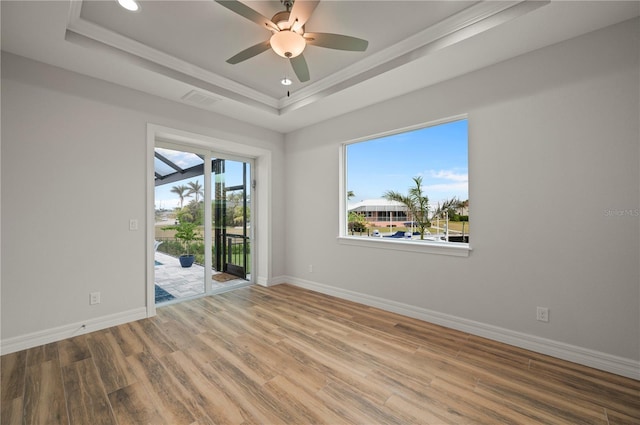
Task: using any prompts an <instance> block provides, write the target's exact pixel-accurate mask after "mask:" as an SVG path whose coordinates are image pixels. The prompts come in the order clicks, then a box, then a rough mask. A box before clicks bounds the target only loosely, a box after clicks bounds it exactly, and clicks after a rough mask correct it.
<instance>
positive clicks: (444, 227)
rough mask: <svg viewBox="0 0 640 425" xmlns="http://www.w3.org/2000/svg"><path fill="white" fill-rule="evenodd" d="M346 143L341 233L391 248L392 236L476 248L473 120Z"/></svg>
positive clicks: (405, 241)
mask: <svg viewBox="0 0 640 425" xmlns="http://www.w3.org/2000/svg"><path fill="white" fill-rule="evenodd" d="M343 149H344V151H343V159H344V161H343V166H344V169H343V170H344V172H343V176H344V181H343V184H344V188H345V193H346V198H347V199H346V202H345V203H344V205H345V206H346V208H345V209H344V210H343V214H344V221H343V223H344V226H343V227H342V229H341V235H340V236H341V239H343V240H348V241H350V242H346V243H354V241H356V242H355V244H359V243H358V241H363V240H367V244H368V242H374V241H375V242H376V243H378V245H377V247H385V248H386V247H388V246H387V245H385V244H384V242H400V241H402V243H403V244H404V245H407V244H413V245H415V246H419V245H422V246H426V245H430V246H432V247H433V246H437V247H442V246H445V247H452V248H465V249H467V251H468V243H469V239H470V238H471V229H470V227H469V177H468V175H469V173H468V122H467V119H466V118H464V119H456V120H448V121H446V122H439V123H436V124H432V125H427V126H423V127H421V128H413V129H411V130H408V131H400V132H396V133H394V134H390V135H385V136H382V137H376V138H373V139H368V140H364V141H358V142H353V143H349V144H346V145H344V147H343ZM369 245H370V244H369ZM405 248H406V249H407V250H414V249H413V248H412V247H408V248H407V247H405ZM418 250H422V249H418ZM467 255H468V254H467Z"/></svg>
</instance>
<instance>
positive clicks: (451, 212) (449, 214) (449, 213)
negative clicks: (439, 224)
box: [433, 196, 469, 242]
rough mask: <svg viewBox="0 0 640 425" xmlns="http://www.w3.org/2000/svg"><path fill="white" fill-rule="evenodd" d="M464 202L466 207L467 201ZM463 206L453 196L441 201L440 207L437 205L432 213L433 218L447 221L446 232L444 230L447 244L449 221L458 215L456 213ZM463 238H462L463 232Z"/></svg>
mask: <svg viewBox="0 0 640 425" xmlns="http://www.w3.org/2000/svg"><path fill="white" fill-rule="evenodd" d="M466 202H467V205H468V204H469V201H466ZM463 205H464V202H461V201H460V200H459V199H458V198H456V197H455V196H454V197H453V198H451V199H445V200H444V201H442V205H440V203H438V208H437V209H436V210H435V212H434V213H433V217H434V218H435V217H439V218H441V219H443V220H447V221H446V223H447V224H446V230H445V234H446V238H447V242H448V241H449V220H450V219H452V218H454V217H457V216H458V215H459V214H458V211H459V210H460V208H462V206H463ZM456 220H457V219H456ZM463 229H464V227H463ZM463 236H464V232H463Z"/></svg>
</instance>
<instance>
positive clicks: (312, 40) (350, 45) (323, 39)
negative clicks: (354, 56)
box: [304, 32, 369, 52]
mask: <svg viewBox="0 0 640 425" xmlns="http://www.w3.org/2000/svg"><path fill="white" fill-rule="evenodd" d="M304 39H305V40H307V44H309V45H312V46H319V47H326V48H329V49H336V50H349V51H351V52H364V51H365V50H367V47H368V46H369V42H368V41H367V40H363V39H362V38H357V37H351V36H349V35H342V34H331V33H327V32H307V33H305V34H304Z"/></svg>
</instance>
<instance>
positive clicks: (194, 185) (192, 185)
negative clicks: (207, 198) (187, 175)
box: [187, 180, 204, 203]
mask: <svg viewBox="0 0 640 425" xmlns="http://www.w3.org/2000/svg"><path fill="white" fill-rule="evenodd" d="M192 194H195V195H196V203H197V202H198V200H199V197H200V196H202V197H203V198H204V192H203V190H202V185H201V184H200V182H199V181H197V180H196V181H193V182H189V193H188V194H187V195H189V196H190V195H192Z"/></svg>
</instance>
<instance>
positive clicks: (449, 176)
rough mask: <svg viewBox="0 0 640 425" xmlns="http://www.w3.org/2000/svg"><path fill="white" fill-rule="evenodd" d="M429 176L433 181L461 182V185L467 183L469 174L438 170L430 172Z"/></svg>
mask: <svg viewBox="0 0 640 425" xmlns="http://www.w3.org/2000/svg"><path fill="white" fill-rule="evenodd" d="M429 174H430V175H431V177H433V178H435V179H443V180H452V181H454V182H461V183H467V182H468V181H469V174H467V173H464V174H461V173H456V172H455V171H451V170H440V171H435V170H431V171H430V172H429Z"/></svg>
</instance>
